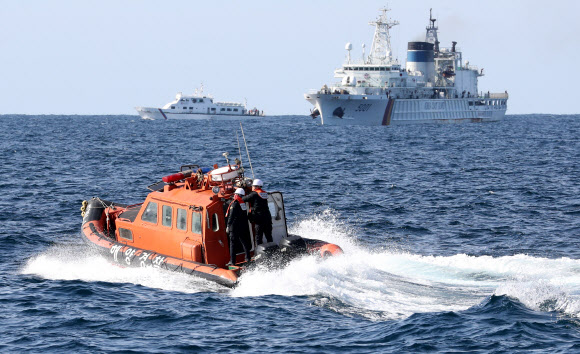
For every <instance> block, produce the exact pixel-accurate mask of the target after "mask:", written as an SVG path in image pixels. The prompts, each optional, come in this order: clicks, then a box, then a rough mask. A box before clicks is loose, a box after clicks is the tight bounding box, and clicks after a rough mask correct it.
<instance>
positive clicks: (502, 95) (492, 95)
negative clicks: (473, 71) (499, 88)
mask: <svg viewBox="0 0 580 354" xmlns="http://www.w3.org/2000/svg"><path fill="white" fill-rule="evenodd" d="M509 96H510V95H509V94H508V93H507V92H505V93H488V94H486V98H509Z"/></svg>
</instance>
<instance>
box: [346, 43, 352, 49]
mask: <svg viewBox="0 0 580 354" xmlns="http://www.w3.org/2000/svg"><path fill="white" fill-rule="evenodd" d="M344 49H346V50H352V44H350V42H348V43H347V44H346V45H345V46H344Z"/></svg>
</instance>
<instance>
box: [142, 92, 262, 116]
mask: <svg viewBox="0 0 580 354" xmlns="http://www.w3.org/2000/svg"><path fill="white" fill-rule="evenodd" d="M135 109H136V110H137V112H138V113H139V115H140V116H141V118H143V119H225V120H229V119H236V118H241V117H243V118H249V117H263V116H264V111H260V110H259V109H257V108H253V109H247V108H246V104H245V103H237V102H217V101H214V99H213V97H212V96H210V95H205V94H204V93H203V85H202V87H201V88H200V89H199V92H198V90H195V93H194V94H193V95H183V94H182V93H181V92H179V93H178V94H177V95H176V96H175V99H174V100H173V101H171V102H169V103H168V104H166V105H165V106H163V107H162V108H154V107H135Z"/></svg>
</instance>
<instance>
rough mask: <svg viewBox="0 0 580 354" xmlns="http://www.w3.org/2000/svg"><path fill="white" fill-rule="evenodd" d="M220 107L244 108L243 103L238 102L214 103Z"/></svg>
mask: <svg viewBox="0 0 580 354" xmlns="http://www.w3.org/2000/svg"><path fill="white" fill-rule="evenodd" d="M214 103H215V104H216V105H218V106H228V107H244V104H243V103H238V102H214Z"/></svg>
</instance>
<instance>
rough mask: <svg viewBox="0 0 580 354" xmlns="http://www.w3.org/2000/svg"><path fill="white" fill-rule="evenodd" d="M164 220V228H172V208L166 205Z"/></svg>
mask: <svg viewBox="0 0 580 354" xmlns="http://www.w3.org/2000/svg"><path fill="white" fill-rule="evenodd" d="M162 210H163V218H162V221H161V223H162V224H163V226H167V227H171V207H170V206H167V205H164V206H163V208H162Z"/></svg>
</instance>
